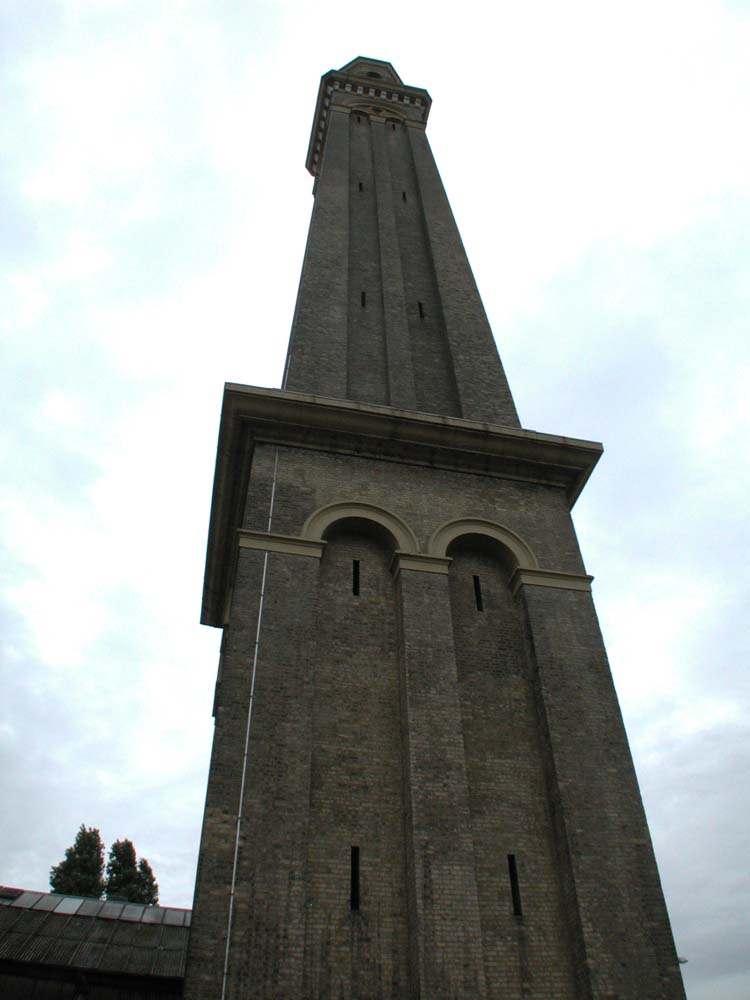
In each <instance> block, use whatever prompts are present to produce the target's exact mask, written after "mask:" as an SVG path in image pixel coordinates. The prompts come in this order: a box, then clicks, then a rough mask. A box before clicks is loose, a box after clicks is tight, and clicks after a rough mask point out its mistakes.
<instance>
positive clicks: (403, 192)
mask: <svg viewBox="0 0 750 1000" xmlns="http://www.w3.org/2000/svg"><path fill="white" fill-rule="evenodd" d="M401 201H406V191H402V192H401Z"/></svg>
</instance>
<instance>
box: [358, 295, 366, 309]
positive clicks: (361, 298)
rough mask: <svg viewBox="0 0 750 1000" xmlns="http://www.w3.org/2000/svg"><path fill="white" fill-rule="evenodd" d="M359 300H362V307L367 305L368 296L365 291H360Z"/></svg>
mask: <svg viewBox="0 0 750 1000" xmlns="http://www.w3.org/2000/svg"><path fill="white" fill-rule="evenodd" d="M359 301H360V302H361V304H362V308H363V309H364V307H365V305H366V303H367V297H366V296H365V293H364V292H360V295H359Z"/></svg>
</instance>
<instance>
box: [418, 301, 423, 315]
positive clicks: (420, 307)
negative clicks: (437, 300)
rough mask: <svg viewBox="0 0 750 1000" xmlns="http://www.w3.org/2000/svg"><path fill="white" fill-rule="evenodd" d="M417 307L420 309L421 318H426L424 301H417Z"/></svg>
mask: <svg viewBox="0 0 750 1000" xmlns="http://www.w3.org/2000/svg"><path fill="white" fill-rule="evenodd" d="M417 309H419V318H420V319H424V302H417Z"/></svg>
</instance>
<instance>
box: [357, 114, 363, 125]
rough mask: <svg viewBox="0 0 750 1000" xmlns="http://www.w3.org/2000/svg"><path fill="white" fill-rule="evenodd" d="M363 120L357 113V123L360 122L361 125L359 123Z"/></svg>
mask: <svg viewBox="0 0 750 1000" xmlns="http://www.w3.org/2000/svg"><path fill="white" fill-rule="evenodd" d="M361 120H362V119H361V118H360V117H359V115H357V124H358V125H359V123H360V121H361Z"/></svg>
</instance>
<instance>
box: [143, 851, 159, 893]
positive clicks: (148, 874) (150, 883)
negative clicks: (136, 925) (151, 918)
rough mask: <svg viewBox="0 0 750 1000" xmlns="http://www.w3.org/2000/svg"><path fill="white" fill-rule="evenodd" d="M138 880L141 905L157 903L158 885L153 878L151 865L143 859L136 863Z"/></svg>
mask: <svg viewBox="0 0 750 1000" xmlns="http://www.w3.org/2000/svg"><path fill="white" fill-rule="evenodd" d="M138 879H139V881H140V886H141V900H140V901H141V903H153V904H156V903H158V902H159V883H158V882H157V881H156V879H155V878H154V873H153V872H152V871H151V865H150V864H149V863H148V861H146V859H145V858H141V860H140V861H139V862H138Z"/></svg>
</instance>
